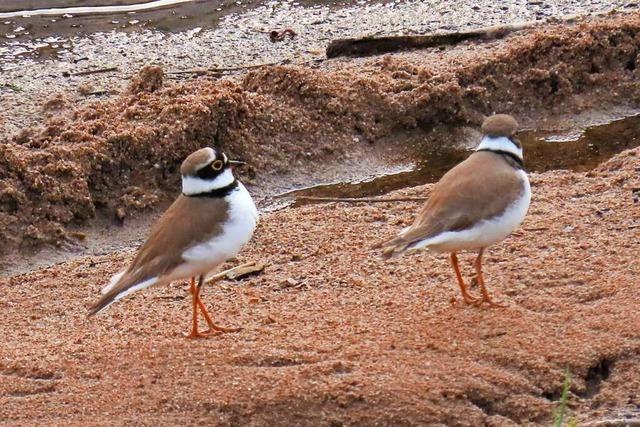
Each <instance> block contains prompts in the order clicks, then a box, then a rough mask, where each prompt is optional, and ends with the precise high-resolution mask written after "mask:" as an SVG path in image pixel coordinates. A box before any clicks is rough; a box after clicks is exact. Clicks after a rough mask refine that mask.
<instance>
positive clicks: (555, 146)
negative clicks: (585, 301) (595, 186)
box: [276, 115, 640, 207]
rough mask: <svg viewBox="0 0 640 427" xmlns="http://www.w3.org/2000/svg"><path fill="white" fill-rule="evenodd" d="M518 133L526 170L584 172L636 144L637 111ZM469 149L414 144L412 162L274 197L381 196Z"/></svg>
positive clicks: (442, 169) (435, 175)
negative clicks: (565, 129)
mask: <svg viewBox="0 0 640 427" xmlns="http://www.w3.org/2000/svg"><path fill="white" fill-rule="evenodd" d="M518 137H519V138H520V141H521V142H522V144H523V148H524V156H525V167H526V169H527V171H530V172H545V171H549V170H556V169H568V170H572V171H576V172H584V171H588V170H591V169H593V168H595V167H596V166H598V165H599V164H600V163H602V162H604V161H606V160H607V159H609V158H611V157H612V156H614V155H615V154H617V153H619V152H621V151H624V150H626V149H629V148H633V147H637V146H638V145H640V115H636V116H632V117H626V118H623V119H619V120H614V121H611V122H609V123H606V124H602V125H597V126H591V127H588V128H587V129H585V130H584V131H583V132H582V133H579V134H577V135H575V134H573V135H572V136H568V137H567V136H565V135H559V134H557V133H554V132H549V131H544V132H541V131H523V132H519V134H518ZM425 145H426V144H425ZM471 153H473V149H468V148H456V147H442V148H439V149H434V148H429V149H426V150H425V149H422V150H420V149H418V150H417V154H416V156H417V157H418V159H417V161H416V163H415V166H414V167H412V168H405V170H402V171H400V172H396V173H385V174H381V175H379V176H375V177H371V178H370V179H365V180H360V181H357V182H339V183H332V184H324V185H316V186H313V187H309V188H304V189H300V190H295V191H290V192H287V193H284V194H281V195H279V196H276V197H277V199H279V201H280V203H279V205H280V206H283V205H285V204H286V203H287V202H288V204H289V205H290V206H294V207H296V206H302V205H306V204H310V203H314V202H315V201H313V200H307V199H301V197H334V198H354V197H355V198H357V197H373V196H380V195H383V194H386V193H388V192H390V191H393V190H398V189H401V188H405V187H414V186H417V185H422V184H427V183H431V182H436V181H438V180H439V179H440V177H442V175H444V174H445V173H446V172H447V171H448V170H449V169H451V168H452V167H453V166H455V165H456V164H458V163H460V162H461V161H462V160H464V159H465V158H467V157H468V156H469V155H470V154H471Z"/></svg>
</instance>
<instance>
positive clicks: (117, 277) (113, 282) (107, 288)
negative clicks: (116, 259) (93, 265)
mask: <svg viewBox="0 0 640 427" xmlns="http://www.w3.org/2000/svg"><path fill="white" fill-rule="evenodd" d="M126 271H127V270H122V271H121V272H120V273H118V274H116V275H114V276H113V277H112V278H111V280H109V284H108V285H107V286H105V287H104V288H102V289H100V292H101V293H102V294H103V295H104V294H106V293H107V292H109V291H110V290H111V289H113V287H114V286H115V285H116V283H118V280H120V278H121V277H122V276H123V275H124V273H125V272H126Z"/></svg>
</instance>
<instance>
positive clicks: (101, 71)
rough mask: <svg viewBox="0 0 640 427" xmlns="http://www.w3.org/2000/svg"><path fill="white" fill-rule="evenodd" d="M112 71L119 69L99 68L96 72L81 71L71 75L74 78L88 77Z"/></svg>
mask: <svg viewBox="0 0 640 427" xmlns="http://www.w3.org/2000/svg"><path fill="white" fill-rule="evenodd" d="M112 71H118V67H107V68H98V69H96V70H87V71H79V72H77V73H73V74H71V75H72V76H86V75H89V74H99V73H110V72H112Z"/></svg>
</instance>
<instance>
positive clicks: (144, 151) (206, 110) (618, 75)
mask: <svg viewBox="0 0 640 427" xmlns="http://www.w3.org/2000/svg"><path fill="white" fill-rule="evenodd" d="M639 45H640V13H630V14H623V15H612V16H607V17H603V18H598V19H588V20H585V21H584V22H581V23H578V24H576V25H573V26H569V27H567V26H566V25H548V26H545V27H542V28H540V29H537V30H534V31H528V32H525V33H522V34H515V35H512V36H510V37H508V38H505V39H504V40H500V41H494V42H487V43H473V44H462V45H460V46H457V47H453V48H446V49H444V50H440V49H430V50H424V51H416V52H410V53H403V54H394V55H385V56H382V57H374V58H369V59H360V60H335V61H327V62H325V63H324V64H322V65H321V66H319V67H317V68H311V67H302V66H265V67H262V68H259V69H257V70H255V71H251V72H248V73H246V74H245V75H242V76H239V77H237V78H222V79H215V78H200V79H197V80H196V81H193V82H188V83H168V82H166V80H163V76H162V70H160V69H158V68H154V67H147V68H145V69H144V70H143V71H142V72H141V74H140V75H139V76H137V77H135V78H134V81H133V82H132V83H131V84H130V86H129V89H128V90H127V91H126V93H123V94H121V95H119V96H117V97H115V98H113V99H110V100H107V101H95V102H92V103H89V104H87V105H85V106H83V107H80V108H76V109H74V108H70V107H69V105H68V103H67V102H66V99H65V96H64V94H63V95H61V96H60V97H58V98H56V99H53V100H51V102H49V103H47V105H45V106H44V107H43V108H45V109H46V110H47V111H49V112H50V113H51V116H50V118H49V119H48V120H47V121H46V123H45V124H44V125H42V126H37V127H32V128H26V129H23V130H22V131H21V132H20V133H18V134H17V135H14V136H13V137H10V138H6V139H5V140H3V141H2V142H1V143H0V162H1V163H0V226H1V228H0V230H1V231H0V233H2V234H1V235H0V238H2V239H3V240H4V241H6V242H8V243H7V245H5V246H4V248H3V249H4V250H6V249H8V248H12V247H14V248H15V247H32V246H37V245H40V244H42V243H58V244H59V243H60V242H63V241H65V240H68V239H69V236H68V235H67V233H66V228H67V227H69V226H72V225H78V224H87V223H89V222H90V221H91V220H92V219H93V218H94V217H95V215H96V213H97V212H106V213H114V212H116V210H118V209H121V212H122V210H124V212H125V213H126V215H132V214H135V212H138V211H140V210H145V209H153V208H154V207H156V206H158V204H160V203H162V202H163V201H166V200H168V199H170V198H171V197H173V196H175V194H176V192H177V189H178V184H179V180H178V176H177V166H178V165H179V163H180V161H181V160H182V159H183V158H184V157H185V156H186V155H187V154H188V153H189V152H191V151H193V150H195V149H196V148H199V147H202V146H205V145H211V144H213V145H215V146H217V147H222V148H224V149H225V150H227V151H228V152H229V153H230V154H231V155H233V156H235V157H240V158H243V159H244V160H246V161H248V162H249V163H250V165H251V166H250V167H249V168H248V169H247V170H246V171H245V176H244V177H243V178H244V180H245V181H246V182H248V183H249V184H256V185H259V186H261V187H263V188H264V187H268V186H269V185H271V186H272V188H274V186H277V181H278V179H277V178H276V177H280V176H282V175H283V174H287V173H289V172H291V171H292V170H293V169H297V170H304V169H305V168H307V169H308V170H309V171H313V170H314V168H322V164H323V163H324V162H331V163H335V162H339V161H340V160H341V159H343V158H345V157H348V156H349V154H350V153H352V152H353V151H355V150H363V149H366V147H367V146H369V145H370V144H375V143H376V141H379V140H381V139H382V138H385V137H389V136H392V135H393V134H394V133H395V132H399V131H403V130H407V129H414V130H415V129H420V130H423V131H425V132H429V131H430V130H431V129H433V128H434V127H442V126H450V127H458V126H461V125H466V124H472V125H476V124H478V123H479V121H480V120H481V118H482V116H483V115H484V114H490V113H492V112H494V111H509V112H511V113H513V114H516V115H518V116H519V118H520V120H521V122H523V123H524V124H525V126H534V124H535V123H537V122H538V123H541V122H542V121H543V120H544V119H545V118H546V117H550V116H553V115H554V114H558V113H560V112H562V113H566V112H572V111H581V110H584V109H590V108H594V107H598V108H603V107H604V106H606V105H630V106H638V105H639V102H638V101H639V100H640V86H639V84H638V81H639V80H638V70H637V68H636V63H637V56H638V47H639ZM534 112H535V113H534ZM540 112H544V113H540ZM274 182H276V183H275V184H274Z"/></svg>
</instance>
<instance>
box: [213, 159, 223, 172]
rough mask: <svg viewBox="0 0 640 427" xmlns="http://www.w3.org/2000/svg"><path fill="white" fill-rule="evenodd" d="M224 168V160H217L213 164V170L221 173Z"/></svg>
mask: <svg viewBox="0 0 640 427" xmlns="http://www.w3.org/2000/svg"><path fill="white" fill-rule="evenodd" d="M222 166H224V162H223V161H222V160H216V161H215V162H213V163H211V168H212V169H213V170H214V171H219V170H220V169H222Z"/></svg>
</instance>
